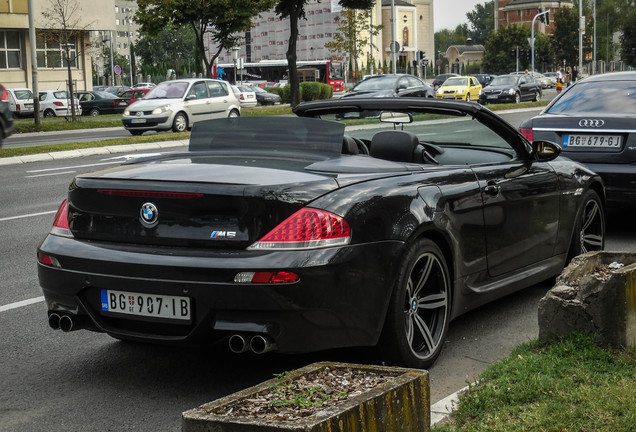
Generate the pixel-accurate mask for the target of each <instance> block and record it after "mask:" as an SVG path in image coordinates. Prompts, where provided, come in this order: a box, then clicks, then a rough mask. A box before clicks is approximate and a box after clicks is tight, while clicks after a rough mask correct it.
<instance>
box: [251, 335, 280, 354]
mask: <svg viewBox="0 0 636 432" xmlns="http://www.w3.org/2000/svg"><path fill="white" fill-rule="evenodd" d="M250 348H251V349H252V352H254V353H255V354H263V353H266V352H268V351H273V350H275V349H276V344H275V343H274V342H272V341H271V340H270V339H269V338H268V337H267V336H263V335H256V336H254V337H253V338H252V339H251V340H250Z"/></svg>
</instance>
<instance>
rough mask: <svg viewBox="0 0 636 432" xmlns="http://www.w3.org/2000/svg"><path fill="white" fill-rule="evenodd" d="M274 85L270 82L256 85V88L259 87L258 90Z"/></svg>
mask: <svg viewBox="0 0 636 432" xmlns="http://www.w3.org/2000/svg"><path fill="white" fill-rule="evenodd" d="M275 85H276V83H275V82H271V81H267V82H262V83H258V87H260V88H267V87H274V86H275Z"/></svg>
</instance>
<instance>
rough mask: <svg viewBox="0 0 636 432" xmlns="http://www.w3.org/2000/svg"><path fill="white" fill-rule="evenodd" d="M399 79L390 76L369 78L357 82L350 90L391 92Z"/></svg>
mask: <svg viewBox="0 0 636 432" xmlns="http://www.w3.org/2000/svg"><path fill="white" fill-rule="evenodd" d="M398 78H399V77H396V76H390V75H386V76H383V75H378V76H374V77H369V78H367V79H365V80H364V81H361V82H359V83H358V84H357V85H356V86H355V87H353V88H352V89H351V91H354V92H363V91H378V90H393V89H394V88H395V83H396V82H397V80H398Z"/></svg>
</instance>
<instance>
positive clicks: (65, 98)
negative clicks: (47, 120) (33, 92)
mask: <svg viewBox="0 0 636 432" xmlns="http://www.w3.org/2000/svg"><path fill="white" fill-rule="evenodd" d="M38 93H39V98H40V114H41V115H42V116H43V117H68V116H70V115H72V109H71V105H70V103H69V101H70V100H71V97H70V96H69V94H68V92H67V91H66V90H42V91H40V92H38ZM73 101H74V103H75V114H76V115H82V107H81V105H80V103H79V99H77V98H75V97H74V98H73Z"/></svg>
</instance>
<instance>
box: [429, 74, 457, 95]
mask: <svg viewBox="0 0 636 432" xmlns="http://www.w3.org/2000/svg"><path fill="white" fill-rule="evenodd" d="M458 76H459V74H456V73H447V74H439V75H437V76H436V77H435V79H434V80H433V85H432V86H433V90H435V91H437V89H438V88H440V87H441V86H442V84H444V82H445V81H446V80H447V79H448V78H450V77H458Z"/></svg>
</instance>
